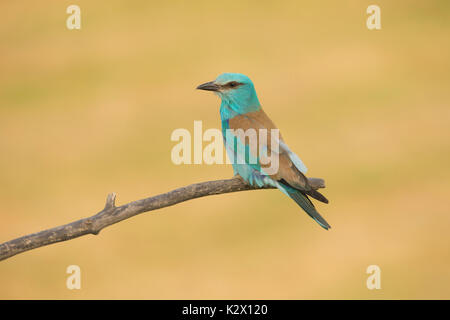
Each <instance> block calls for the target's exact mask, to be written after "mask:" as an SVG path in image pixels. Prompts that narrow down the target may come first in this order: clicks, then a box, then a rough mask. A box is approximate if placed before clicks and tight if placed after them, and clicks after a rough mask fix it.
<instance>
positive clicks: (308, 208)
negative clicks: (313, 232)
mask: <svg viewBox="0 0 450 320" xmlns="http://www.w3.org/2000/svg"><path fill="white" fill-rule="evenodd" d="M280 188H282V189H283V190H282V191H283V192H284V193H286V194H287V195H288V196H289V197H291V198H292V200H294V201H295V202H296V203H297V204H298V205H299V206H300V207H301V208H302V209H303V210H305V212H306V213H307V214H308V215H309V216H310V217H311V218H313V219H314V220H315V221H316V222H317V223H318V224H319V225H320V226H321V227H322V228H324V229H326V230H328V229H329V228H331V226H330V225H329V224H328V222H326V221H325V219H324V218H323V217H322V216H321V215H320V214H319V213H318V212H317V210H316V208H315V207H314V205H313V204H312V202H311V200H309V198H308V196H307V195H306V194H304V193H303V192H301V191H299V190H297V189H294V188H291V187H289V186H286V185H284V184H280Z"/></svg>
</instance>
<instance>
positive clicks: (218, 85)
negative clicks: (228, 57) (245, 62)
mask: <svg viewBox="0 0 450 320" xmlns="http://www.w3.org/2000/svg"><path fill="white" fill-rule="evenodd" d="M197 89H200V90H207V91H213V92H214V93H216V94H217V95H218V96H219V97H220V98H221V99H222V102H223V103H225V104H227V105H229V106H230V107H231V108H233V109H235V108H237V109H239V110H235V111H238V112H239V113H245V112H249V111H252V110H253V109H255V108H259V107H260V104H259V100H258V97H257V95H256V91H255V87H254V86H253V82H252V80H250V78H249V77H247V76H246V75H243V74H240V73H223V74H221V75H220V76H218V77H217V78H216V80H214V81H210V82H206V83H204V84H201V85H199V86H198V87H197Z"/></svg>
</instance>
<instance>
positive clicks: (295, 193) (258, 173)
mask: <svg viewBox="0 0 450 320" xmlns="http://www.w3.org/2000/svg"><path fill="white" fill-rule="evenodd" d="M197 89H200V90H207V91H213V92H214V93H216V94H217V95H218V96H219V97H220V98H221V100H222V101H221V105H220V117H221V120H222V134H223V137H224V144H225V148H226V150H227V153H228V156H229V158H230V159H233V160H232V165H233V171H234V173H235V175H239V176H241V177H242V179H243V180H244V181H245V182H247V183H248V184H250V185H252V186H259V187H262V186H273V187H276V188H278V189H279V190H281V191H282V192H283V193H285V194H286V195H288V196H289V197H290V198H292V199H293V200H294V201H295V202H296V203H297V204H298V205H299V206H300V207H301V208H302V209H303V210H305V211H306V213H307V214H308V215H309V216H310V217H311V218H313V219H314V220H315V221H316V222H317V223H318V224H319V225H321V226H322V227H323V228H325V229H327V230H328V229H329V228H330V225H329V224H328V223H327V222H326V221H325V219H324V218H323V217H322V216H321V215H320V214H319V213H318V212H317V210H316V208H315V207H314V205H313V204H312V202H311V201H310V199H309V198H308V196H310V197H312V198H315V199H317V200H319V201H321V202H325V203H328V200H327V199H326V198H325V197H324V196H323V195H322V194H321V193H319V192H318V191H316V190H314V189H313V188H312V187H311V186H310V185H309V184H308V179H307V178H306V177H305V175H304V174H305V173H306V171H307V169H306V166H305V165H304V164H303V162H302V161H301V160H300V158H299V157H298V156H297V155H296V154H295V153H293V152H292V151H291V150H290V149H289V147H288V146H287V144H286V143H285V142H284V140H283V138H282V137H281V135H279V136H278V137H277V136H276V135H275V136H273V135H271V134H270V133H266V134H265V135H263V134H262V133H264V129H266V132H267V131H268V130H269V131H271V132H272V131H273V130H276V131H273V132H278V130H277V127H276V126H275V124H274V123H273V122H272V120H270V118H269V117H268V116H267V115H266V113H265V112H264V110H263V109H262V108H261V104H260V103H259V100H258V97H257V95H256V91H255V87H254V85H253V82H252V81H251V80H250V78H248V77H247V76H245V75H243V74H239V73H224V74H221V75H220V76H218V77H217V79H216V80H214V81H211V82H207V83H204V84H202V85H199V86H198V87H197ZM239 129H242V130H241V131H240V132H242V131H246V130H249V129H254V132H256V138H257V142H256V147H255V146H251V145H249V144H250V139H245V136H243V135H239V134H236V132H238V130H239ZM261 129H263V130H261ZM263 138H264V139H263ZM248 140H249V141H248ZM253 144H255V142H253ZM274 145H275V146H276V148H275V147H274ZM243 152H245V154H243ZM261 152H266V153H267V154H268V153H271V155H274V154H275V155H276V156H277V160H278V168H277V169H278V170H276V171H275V172H272V171H273V170H271V171H270V170H269V168H268V167H269V166H268V165H267V163H266V162H264V163H263V161H262V159H263V158H262V153H261ZM238 160H240V161H238Z"/></svg>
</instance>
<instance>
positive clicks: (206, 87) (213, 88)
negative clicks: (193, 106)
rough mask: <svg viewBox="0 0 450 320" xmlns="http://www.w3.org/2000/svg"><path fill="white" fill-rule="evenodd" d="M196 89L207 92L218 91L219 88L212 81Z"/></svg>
mask: <svg viewBox="0 0 450 320" xmlns="http://www.w3.org/2000/svg"><path fill="white" fill-rule="evenodd" d="M197 89H199V90H207V91H219V86H218V85H217V84H216V83H215V82H214V81H210V82H207V83H204V84H201V85H199V86H198V87H197Z"/></svg>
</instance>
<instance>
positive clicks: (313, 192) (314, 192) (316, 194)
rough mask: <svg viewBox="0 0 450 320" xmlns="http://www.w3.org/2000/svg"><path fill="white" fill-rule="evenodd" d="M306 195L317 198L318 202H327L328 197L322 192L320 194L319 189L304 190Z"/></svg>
mask: <svg viewBox="0 0 450 320" xmlns="http://www.w3.org/2000/svg"><path fill="white" fill-rule="evenodd" d="M305 193H306V194H307V195H308V196H310V197H312V198H314V199H316V200H319V201H320V202H323V203H328V199H327V198H325V196H324V195H323V194H321V193H320V192H319V191H317V190H310V191H306V192H305Z"/></svg>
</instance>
